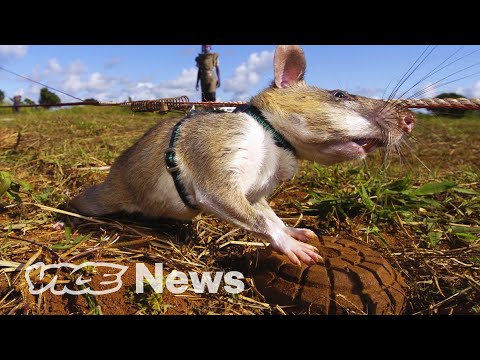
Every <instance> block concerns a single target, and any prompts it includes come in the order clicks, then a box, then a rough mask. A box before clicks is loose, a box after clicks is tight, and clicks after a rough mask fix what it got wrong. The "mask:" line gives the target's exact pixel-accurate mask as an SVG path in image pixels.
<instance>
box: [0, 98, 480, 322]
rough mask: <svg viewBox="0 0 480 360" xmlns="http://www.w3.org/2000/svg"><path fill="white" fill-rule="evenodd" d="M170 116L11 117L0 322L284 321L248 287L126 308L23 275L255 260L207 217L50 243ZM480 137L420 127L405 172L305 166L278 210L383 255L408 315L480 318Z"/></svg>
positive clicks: (447, 127)
mask: <svg viewBox="0 0 480 360" xmlns="http://www.w3.org/2000/svg"><path fill="white" fill-rule="evenodd" d="M166 116H168V117H170V116H177V117H180V116H181V114H179V113H173V112H172V113H168V114H166V115H161V116H160V115H158V114H139V113H133V112H131V111H130V110H128V109H121V108H95V107H82V108H80V107H78V108H72V109H62V110H55V111H49V110H29V111H22V112H21V113H20V114H15V115H14V114H12V113H11V112H10V111H7V110H2V111H1V112H0V265H1V266H0V314H22V313H23V314H51V313H61V314H75V313H91V314H101V313H104V314H107V313H135V312H136V313H144V314H163V313H167V314H176V313H182V314H209V313H216V314H277V313H283V310H282V309H281V308H279V307H278V306H274V305H272V304H267V303H265V302H264V299H263V297H262V296H261V295H260V294H259V293H258V291H257V290H256V289H255V286H254V283H253V282H252V280H251V279H249V278H247V281H246V285H247V287H246V290H245V291H244V292H242V295H238V296H233V295H230V294H228V293H226V292H225V293H223V292H219V293H217V294H193V295H191V294H189V295H185V296H183V297H173V296H172V295H167V294H163V296H162V294H156V293H154V292H153V291H147V292H146V293H144V294H135V293H134V292H133V291H132V288H131V286H133V284H134V278H133V280H132V281H131V282H130V283H128V281H127V290H126V291H125V292H124V293H122V294H120V293H118V294H117V295H116V297H115V296H114V295H115V294H111V296H102V297H101V298H96V297H93V296H92V295H88V294H87V295H84V296H77V297H76V298H75V299H74V300H73V299H72V297H69V296H68V295H64V296H61V297H60V296H58V297H57V298H55V297H53V296H48V294H47V293H45V296H42V295H40V296H33V295H31V294H30V293H29V292H28V286H27V284H26V282H25V279H24V278H23V277H21V276H19V274H20V272H18V271H16V270H17V269H18V267H19V266H21V265H22V264H31V263H34V262H37V261H44V262H45V263H51V262H52V261H53V260H56V259H58V258H60V259H62V260H67V261H72V260H74V261H83V260H87V259H89V260H92V261H100V260H105V261H109V262H115V263H119V264H132V263H133V262H135V261H140V262H144V263H147V264H153V263H155V262H162V263H164V266H165V269H167V270H168V269H170V271H171V270H173V269H176V270H179V271H189V270H196V271H198V270H200V269H201V270H205V271H217V270H219V269H221V270H224V271H228V270H229V269H235V266H237V265H238V264H239V262H241V261H242V260H241V259H242V256H243V255H244V254H246V253H250V252H253V251H256V247H255V246H253V245H252V246H250V245H248V244H245V243H248V241H252V242H255V241H256V240H255V239H254V238H253V237H252V236H251V235H249V234H247V233H246V232H245V231H243V230H238V229H236V228H234V227H232V226H230V225H228V224H226V223H224V222H222V221H219V220H217V219H216V218H214V217H212V216H207V215H204V216H200V217H198V218H197V219H195V220H194V221H193V222H192V223H191V224H154V225H152V224H138V223H132V222H126V221H123V222H119V221H116V220H106V219H99V220H96V221H84V222H83V223H82V224H81V225H80V226H79V227H78V228H76V229H75V230H71V229H70V228H69V227H67V228H66V230H64V231H59V230H52V224H54V223H55V222H56V221H57V218H58V216H59V214H58V213H57V212H55V211H53V208H58V207H59V206H61V205H62V204H63V203H64V202H65V201H66V200H68V199H69V198H71V197H73V196H75V195H77V194H78V193H80V192H81V191H82V190H84V189H85V188H86V187H87V186H89V185H92V184H94V183H97V182H100V181H102V180H103V179H104V178H105V177H106V175H107V173H108V172H107V171H106V170H105V169H106V167H108V165H111V163H112V162H113V161H114V159H115V158H116V157H117V156H118V155H119V153H120V152H121V151H122V150H124V149H125V148H127V147H128V146H129V145H131V144H132V143H133V142H134V141H135V140H136V139H137V138H138V137H140V136H141V135H142V134H143V133H144V132H145V131H146V130H147V129H148V128H150V127H151V126H152V125H154V124H155V123H156V122H157V121H159V120H160V121H161V120H162V119H164V118H165V117H166ZM479 125H480V118H476V117H467V118H462V119H449V118H433V117H429V116H421V117H420V118H419V120H418V126H417V127H416V129H415V130H414V132H413V137H412V138H411V139H410V141H409V143H408V146H406V147H404V149H403V156H402V158H401V159H400V158H399V156H398V155H392V156H390V157H389V158H388V159H387V161H383V158H382V154H381V153H378V154H374V155H373V156H371V157H370V158H369V159H368V160H367V161H365V162H361V163H348V164H347V163H345V164H340V165H336V166H332V167H323V166H319V165H317V164H311V163H302V164H301V167H300V171H299V172H298V174H297V175H296V176H295V178H294V179H292V180H291V181H288V182H286V183H284V184H282V185H281V186H279V188H278V189H276V191H275V192H274V194H273V195H272V197H271V198H270V202H271V204H272V207H273V208H274V209H275V211H276V212H277V214H278V215H279V216H280V217H281V218H283V219H284V220H285V222H287V223H288V224H291V225H294V224H297V225H298V226H303V227H308V228H311V229H312V230H314V231H315V232H316V233H317V234H319V235H331V236H341V237H344V238H346V239H352V241H357V242H363V243H366V244H368V245H369V246H371V247H374V248H376V249H377V250H379V251H380V252H381V253H382V254H383V255H384V256H385V258H387V259H388V260H389V262H390V263H391V264H392V266H394V267H395V268H396V269H397V270H398V271H399V272H401V273H402V275H403V276H404V278H405V280H406V282H407V283H408V286H409V288H408V297H409V300H408V304H407V308H406V309H405V313H406V314H437V313H440V314H445V313H446V314H472V313H479V312H480V306H479V305H478V304H479V303H480V276H479V272H480V246H479V245H480V157H479V156H478V154H479V153H480V126H479ZM2 194H3V195H2ZM238 266H240V265H238ZM126 275H128V274H126ZM92 276H94V274H92ZM127 279H128V276H127ZM64 280H65V281H67V282H68V281H69V280H68V279H64ZM94 282H95V280H94ZM128 284H130V285H128ZM128 286H130V287H128Z"/></svg>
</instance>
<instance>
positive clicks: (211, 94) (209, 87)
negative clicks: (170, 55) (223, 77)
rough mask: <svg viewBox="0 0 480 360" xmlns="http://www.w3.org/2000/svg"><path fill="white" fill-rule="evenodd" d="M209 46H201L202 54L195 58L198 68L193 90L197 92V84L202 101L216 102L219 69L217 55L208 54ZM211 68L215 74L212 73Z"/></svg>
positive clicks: (210, 47)
mask: <svg viewBox="0 0 480 360" xmlns="http://www.w3.org/2000/svg"><path fill="white" fill-rule="evenodd" d="M211 49H212V46H211V45H202V53H201V54H198V56H197V57H196V58H195V61H196V63H197V67H198V73H197V84H196V86H195V89H196V90H197V91H198V88H199V87H198V83H199V82H201V85H202V101H216V92H217V88H219V87H220V68H219V65H218V54H217V53H212V52H210V51H211ZM213 68H215V71H216V73H217V76H216V77H215V74H214V73H213Z"/></svg>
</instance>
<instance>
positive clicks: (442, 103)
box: [0, 96, 480, 112]
mask: <svg viewBox="0 0 480 360" xmlns="http://www.w3.org/2000/svg"><path fill="white" fill-rule="evenodd" d="M245 104H247V102H246V101H218V102H217V101H207V102H202V101H189V98H188V97H187V96H180V97H176V98H166V99H156V100H140V101H126V102H98V101H81V102H71V103H58V104H35V105H19V106H18V107H26V108H28V107H60V106H78V105H90V106H125V107H130V109H131V110H132V111H134V112H153V111H169V110H176V109H188V108H191V107H192V106H202V107H238V106H240V105H245ZM396 104H397V105H401V106H404V107H405V108H410V109H414V108H416V109H442V108H446V109H465V110H480V98H478V99H467V98H458V99H453V98H447V99H438V98H431V99H408V100H396ZM11 107H12V105H2V106H0V108H11Z"/></svg>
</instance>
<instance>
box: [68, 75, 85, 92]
mask: <svg viewBox="0 0 480 360" xmlns="http://www.w3.org/2000/svg"><path fill="white" fill-rule="evenodd" d="M84 88H85V86H84V83H83V81H82V79H81V78H80V75H77V74H69V75H68V76H67V78H66V79H65V82H64V87H63V89H65V91H66V92H77V91H80V90H83V89H84Z"/></svg>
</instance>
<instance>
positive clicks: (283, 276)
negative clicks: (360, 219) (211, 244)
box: [251, 237, 406, 315]
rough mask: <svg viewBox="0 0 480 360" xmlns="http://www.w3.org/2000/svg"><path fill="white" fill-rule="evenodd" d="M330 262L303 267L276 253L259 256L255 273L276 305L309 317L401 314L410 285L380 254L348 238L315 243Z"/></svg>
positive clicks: (267, 252) (259, 287) (265, 253)
mask: <svg viewBox="0 0 480 360" xmlns="http://www.w3.org/2000/svg"><path fill="white" fill-rule="evenodd" d="M312 244H313V245H315V246H316V247H317V248H318V249H319V252H320V254H321V255H322V257H323V259H324V260H325V263H324V264H323V263H319V264H315V265H311V266H307V265H305V264H303V265H302V267H298V266H295V265H293V264H292V263H290V261H289V260H288V258H287V257H286V256H284V255H280V254H277V253H276V252H274V251H272V250H266V251H263V252H260V254H259V255H258V256H259V258H257V259H255V261H254V262H253V263H254V264H256V265H252V267H251V270H252V273H253V277H254V279H255V284H256V287H257V289H258V290H259V291H260V292H261V293H262V294H263V295H264V296H265V298H266V300H267V301H268V302H270V303H272V304H279V305H293V307H288V308H286V309H285V310H286V311H288V312H290V313H304V314H322V315H333V314H378V315H380V314H401V312H402V311H403V308H404V305H405V300H406V299H405V288H406V284H405V281H404V280H403V279H402V277H401V276H400V274H399V273H398V272H397V271H395V270H394V269H393V268H392V266H390V264H389V263H388V262H387V261H386V260H385V259H384V258H383V257H382V256H381V255H380V254H379V253H378V252H376V251H374V250H373V249H371V248H369V247H367V246H366V245H362V244H358V243H355V242H353V241H349V240H345V239H335V238H332V237H323V238H321V239H320V241H315V243H312Z"/></svg>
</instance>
